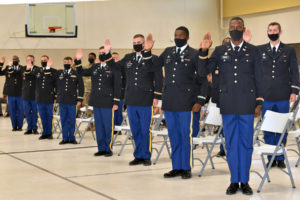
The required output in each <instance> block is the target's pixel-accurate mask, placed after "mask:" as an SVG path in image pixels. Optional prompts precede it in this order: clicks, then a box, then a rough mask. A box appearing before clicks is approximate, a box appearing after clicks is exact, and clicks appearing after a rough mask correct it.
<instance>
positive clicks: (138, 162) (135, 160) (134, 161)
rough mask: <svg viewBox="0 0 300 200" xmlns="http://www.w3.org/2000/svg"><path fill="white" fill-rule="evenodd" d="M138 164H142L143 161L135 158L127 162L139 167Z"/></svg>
mask: <svg viewBox="0 0 300 200" xmlns="http://www.w3.org/2000/svg"><path fill="white" fill-rule="evenodd" d="M140 164H144V159H140V158H135V159H133V160H132V161H130V162H129V165H140Z"/></svg>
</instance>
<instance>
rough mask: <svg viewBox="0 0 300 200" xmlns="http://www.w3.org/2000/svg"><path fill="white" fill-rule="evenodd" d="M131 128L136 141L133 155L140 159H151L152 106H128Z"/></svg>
mask: <svg viewBox="0 0 300 200" xmlns="http://www.w3.org/2000/svg"><path fill="white" fill-rule="evenodd" d="M127 113H128V119H129V124H130V130H131V132H132V135H133V139H134V143H135V146H136V148H135V151H134V153H133V156H134V157H135V158H138V159H150V158H151V152H152V141H151V140H152V134H151V131H150V126H151V121H152V106H130V105H128V106H127Z"/></svg>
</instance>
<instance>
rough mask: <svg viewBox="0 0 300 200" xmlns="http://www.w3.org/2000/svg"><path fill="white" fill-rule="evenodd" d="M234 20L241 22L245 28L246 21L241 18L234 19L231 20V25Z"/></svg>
mask: <svg viewBox="0 0 300 200" xmlns="http://www.w3.org/2000/svg"><path fill="white" fill-rule="evenodd" d="M233 20H238V21H241V22H242V24H243V27H244V26H245V23H244V20H243V19H242V18H241V17H233V18H231V19H230V21H229V23H230V22H232V21H233Z"/></svg>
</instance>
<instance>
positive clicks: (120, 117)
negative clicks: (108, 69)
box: [112, 52, 126, 132]
mask: <svg viewBox="0 0 300 200" xmlns="http://www.w3.org/2000/svg"><path fill="white" fill-rule="evenodd" d="M112 57H113V59H114V61H115V62H116V63H117V62H119V61H120V56H119V54H118V53H117V52H113V53H112ZM120 71H121V96H120V103H119V107H118V110H116V111H115V126H120V125H121V124H122V122H123V114H122V112H123V106H124V96H125V84H126V79H125V71H124V70H123V69H120ZM115 132H116V131H115Z"/></svg>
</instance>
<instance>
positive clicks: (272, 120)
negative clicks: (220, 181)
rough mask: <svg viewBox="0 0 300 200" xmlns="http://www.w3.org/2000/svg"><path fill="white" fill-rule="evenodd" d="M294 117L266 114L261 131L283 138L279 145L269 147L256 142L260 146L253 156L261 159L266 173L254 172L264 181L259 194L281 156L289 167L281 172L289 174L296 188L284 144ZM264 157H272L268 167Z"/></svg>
mask: <svg viewBox="0 0 300 200" xmlns="http://www.w3.org/2000/svg"><path fill="white" fill-rule="evenodd" d="M292 117H293V113H277V112H273V111H270V110H268V111H267V112H266V113H265V116H264V118H263V120H262V124H261V126H260V129H259V131H268V132H272V133H277V134H281V136H280V139H279V141H278V143H277V145H269V144H262V145H260V143H259V142H256V144H257V145H258V146H255V147H254V151H253V154H254V155H259V156H260V157H261V160H262V164H263V167H264V171H265V172H264V175H263V176H262V175H261V174H260V173H259V172H257V171H252V172H254V173H256V174H257V175H258V176H259V177H260V178H261V179H262V180H261V182H260V185H259V187H258V189H257V192H260V191H261V189H262V187H263V184H264V182H265V180H266V179H267V180H268V182H270V177H269V170H270V168H271V166H272V163H273V162H274V159H275V156H280V155H283V156H284V160H285V162H286V166H287V171H285V170H283V169H280V170H282V171H283V172H284V173H285V174H287V175H288V176H289V177H290V180H291V184H292V187H293V188H295V183H294V179H293V175H292V171H291V168H290V163H289V160H288V157H287V154H286V148H285V146H284V144H283V143H282V140H283V137H284V135H285V132H286V130H287V128H288V126H289V123H290V122H291V119H292ZM264 156H272V158H271V160H270V162H269V165H268V166H266V164H265V160H264Z"/></svg>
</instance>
